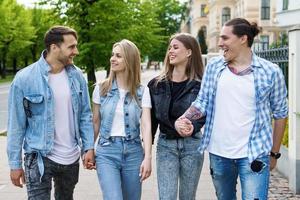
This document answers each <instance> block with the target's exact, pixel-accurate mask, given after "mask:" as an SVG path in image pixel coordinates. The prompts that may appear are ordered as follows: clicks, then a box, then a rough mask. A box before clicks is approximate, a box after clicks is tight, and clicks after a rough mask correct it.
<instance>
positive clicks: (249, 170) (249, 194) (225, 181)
mask: <svg viewBox="0 0 300 200" xmlns="http://www.w3.org/2000/svg"><path fill="white" fill-rule="evenodd" d="M259 31H260V29H259V27H258V26H257V24H256V23H249V22H248V21H247V20H245V19H242V18H235V19H232V20H230V21H228V22H227V23H226V24H225V25H224V26H223V28H222V31H221V35H220V39H219V44H218V45H219V47H220V48H221V50H222V52H223V55H222V56H220V57H215V58H213V59H211V60H210V62H209V63H208V65H207V66H206V70H205V73H204V77H203V82H202V87H201V90H200V91H199V94H198V97H197V99H196V100H195V101H194V102H193V103H192V105H191V107H190V108H189V109H188V110H187V111H186V112H185V114H184V115H183V116H181V117H180V118H179V119H178V120H177V121H176V122H175V127H176V130H177V131H178V133H179V134H180V135H182V136H187V135H190V134H191V133H192V131H193V125H192V123H191V121H192V120H197V119H199V118H200V117H202V116H206V125H205V130H204V135H203V138H202V141H201V144H200V148H199V150H200V151H201V152H203V151H204V150H205V149H207V150H208V151H209V157H210V171H211V176H212V179H213V183H214V186H215V189H216V194H217V197H218V199H219V200H223V199H224V200H232V199H236V184H237V177H238V176H239V177H240V182H241V189H242V199H243V200H245V199H247V200H248V199H249V200H250V199H251V200H253V199H259V200H264V199H267V196H268V186H269V176H270V170H272V169H273V168H274V167H275V166H276V162H277V159H278V158H279V157H280V153H279V149H280V144H281V140H282V137H283V134H284V130H285V125H286V118H287V116H288V107H287V89H286V85H285V80H284V76H283V74H282V71H281V70H280V68H279V67H278V66H277V65H275V64H273V63H271V62H269V61H267V60H264V59H262V58H259V57H257V56H256V55H255V54H254V53H253V52H252V51H251V46H252V44H253V39H254V37H255V36H256V35H257V34H258V33H259ZM272 119H274V121H273V128H272Z"/></svg>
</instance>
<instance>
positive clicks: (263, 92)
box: [257, 83, 272, 103]
mask: <svg viewBox="0 0 300 200" xmlns="http://www.w3.org/2000/svg"><path fill="white" fill-rule="evenodd" d="M271 89H272V87H271V84H268V83H265V84H263V85H261V86H260V87H259V88H258V90H257V97H258V103H262V102H264V101H265V100H266V99H267V98H269V96H270V94H271Z"/></svg>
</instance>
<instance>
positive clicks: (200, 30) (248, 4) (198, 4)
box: [181, 0, 281, 52]
mask: <svg viewBox="0 0 300 200" xmlns="http://www.w3.org/2000/svg"><path fill="white" fill-rule="evenodd" d="M188 3H189V5H188V13H187V19H186V21H185V22H184V23H183V24H182V26H181V31H182V32H189V33H191V34H192V35H193V36H195V37H197V38H198V40H199V42H200V40H201V37H203V35H204V37H205V38H204V41H205V42H206V45H207V46H208V52H218V51H219V48H218V39H219V35H220V31H221V28H222V26H223V25H224V23H225V22H226V21H228V20H230V19H232V18H235V17H242V18H246V19H247V20H249V21H250V22H256V23H257V24H258V25H259V26H261V27H262V32H261V33H260V34H259V36H258V38H257V39H256V40H255V42H254V48H255V49H258V48H260V49H267V48H269V46H270V44H272V43H273V42H274V41H276V40H277V39H278V38H279V35H280V32H281V29H280V28H279V27H278V26H277V24H276V23H277V21H276V5H277V4H276V1H274V0H190V1H189V2H188ZM200 45H202V44H201V42H200Z"/></svg>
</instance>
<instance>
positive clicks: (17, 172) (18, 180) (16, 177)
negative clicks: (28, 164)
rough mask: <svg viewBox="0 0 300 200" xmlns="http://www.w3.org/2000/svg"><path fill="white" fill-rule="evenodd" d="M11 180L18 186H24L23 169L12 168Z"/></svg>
mask: <svg viewBox="0 0 300 200" xmlns="http://www.w3.org/2000/svg"><path fill="white" fill-rule="evenodd" d="M10 180H11V182H12V184H14V185H15V186H17V187H20V188H23V185H24V184H25V175H24V170H23V169H12V170H10Z"/></svg>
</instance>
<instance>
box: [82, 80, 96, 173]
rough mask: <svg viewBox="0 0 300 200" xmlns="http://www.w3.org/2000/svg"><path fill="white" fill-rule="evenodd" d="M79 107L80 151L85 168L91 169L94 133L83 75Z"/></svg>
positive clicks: (92, 165) (92, 164) (93, 161)
mask: <svg viewBox="0 0 300 200" xmlns="http://www.w3.org/2000/svg"><path fill="white" fill-rule="evenodd" d="M81 78H82V80H81V87H82V95H81V98H82V99H81V102H82V104H81V108H80V109H79V110H80V111H81V113H79V116H80V119H79V133H80V138H81V141H82V152H84V153H85V154H84V156H83V165H84V167H85V168H87V169H93V168H94V164H95V160H94V133H93V123H92V112H91V106H90V96H89V92H88V87H87V83H86V82H85V80H84V78H83V76H81Z"/></svg>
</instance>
